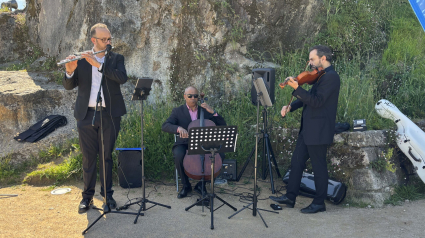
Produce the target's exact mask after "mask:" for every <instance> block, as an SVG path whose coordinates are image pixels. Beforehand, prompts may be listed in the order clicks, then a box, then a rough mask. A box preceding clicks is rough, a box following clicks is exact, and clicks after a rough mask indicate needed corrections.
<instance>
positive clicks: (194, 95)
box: [186, 94, 198, 98]
mask: <svg viewBox="0 0 425 238" xmlns="http://www.w3.org/2000/svg"><path fill="white" fill-rule="evenodd" d="M186 96H187V98H192V97H194V98H198V94H186Z"/></svg>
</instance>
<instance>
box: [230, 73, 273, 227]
mask: <svg viewBox="0 0 425 238" xmlns="http://www.w3.org/2000/svg"><path fill="white" fill-rule="evenodd" d="M254 85H255V88H256V90H257V127H256V133H255V157H254V196H253V198H252V200H253V201H252V202H251V203H249V204H248V205H246V206H244V207H243V208H242V209H241V210H239V211H237V212H236V213H234V214H233V215H231V216H230V217H229V219H230V218H232V217H233V216H235V215H236V214H238V213H240V212H241V211H243V210H245V209H246V208H248V209H251V208H249V206H251V205H252V215H253V216H256V215H257V212H258V215H260V218H261V220H263V223H264V225H265V226H266V227H267V228H268V226H267V223H266V222H265V221H264V218H263V216H261V213H260V211H259V210H262V211H266V212H272V213H276V214H279V213H278V212H274V211H269V210H265V209H260V208H258V207H257V202H258V199H257V158H258V141H259V138H258V137H259V135H260V133H258V127H259V125H258V124H259V117H260V101H261V103H262V105H266V104H268V105H271V101H270V97H269V95H268V94H267V90H266V88H265V85H264V82H263V79H262V78H257V79H255V80H254ZM263 133H264V132H263ZM266 138H268V137H266ZM267 149H268V148H267ZM251 154H252V153H251ZM251 156H252V155H251ZM251 156H250V157H251ZM248 162H249V160H248V161H247V162H246V163H245V165H244V168H243V169H245V168H246V165H247V163H248ZM269 166H270V176H271V178H273V177H272V176H273V175H272V173H271V172H272V171H271V162H270V158H269ZM242 172H243V171H242ZM241 174H242V173H241ZM239 178H240V176H238V179H239ZM272 189H273V179H272ZM272 191H274V190H272ZM273 193H274V192H273Z"/></svg>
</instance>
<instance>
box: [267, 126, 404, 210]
mask: <svg viewBox="0 0 425 238" xmlns="http://www.w3.org/2000/svg"><path fill="white" fill-rule="evenodd" d="M279 131H281V132H280V133H276V132H279ZM273 134H275V135H277V137H275V138H276V140H275V141H276V143H274V144H273V147H274V151H275V154H276V155H277V161H278V164H279V165H280V169H287V168H289V165H290V157H291V154H292V152H293V149H294V147H295V142H296V139H297V137H298V130H288V129H283V131H282V129H279V130H277V131H274V133H273ZM279 134H280V135H279ZM279 137H280V138H279ZM388 148H390V147H389V144H388V140H387V133H386V132H385V131H383V130H377V131H373V130H369V131H364V132H343V133H341V134H338V135H335V137H334V144H333V145H331V146H330V147H329V149H328V156H327V160H328V171H329V175H330V177H331V178H333V179H335V180H337V181H340V182H344V183H345V184H346V185H347V187H348V190H347V197H346V199H347V200H349V201H352V202H358V203H366V204H370V205H373V206H378V207H379V206H382V205H383V202H384V200H385V199H387V198H389V196H390V195H391V194H392V192H393V187H394V186H396V185H400V184H402V183H403V182H404V177H403V176H402V172H401V171H400V168H399V166H398V164H394V165H393V166H392V165H391V164H390V163H391V161H390V158H387V160H386V161H389V163H388V164H387V165H388V167H391V166H392V167H391V168H392V169H394V170H393V171H394V172H391V171H390V170H388V169H386V168H384V169H383V170H382V171H379V170H378V169H376V168H372V167H373V166H372V164H373V163H374V162H375V161H377V160H385V158H384V157H383V156H384V155H385V154H387V151H388ZM276 152H277V153H276ZM307 163H310V162H307ZM381 166H382V164H381ZM307 167H308V168H310V169H311V165H308V166H307Z"/></svg>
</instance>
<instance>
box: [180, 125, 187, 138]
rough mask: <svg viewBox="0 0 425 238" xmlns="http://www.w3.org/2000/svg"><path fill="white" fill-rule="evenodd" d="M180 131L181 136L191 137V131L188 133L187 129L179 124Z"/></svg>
mask: <svg viewBox="0 0 425 238" xmlns="http://www.w3.org/2000/svg"><path fill="white" fill-rule="evenodd" d="M178 132H179V134H180V138H188V137H189V133H187V131H186V129H184V128H183V127H181V126H179V129H178Z"/></svg>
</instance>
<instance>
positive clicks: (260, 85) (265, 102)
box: [236, 74, 282, 194]
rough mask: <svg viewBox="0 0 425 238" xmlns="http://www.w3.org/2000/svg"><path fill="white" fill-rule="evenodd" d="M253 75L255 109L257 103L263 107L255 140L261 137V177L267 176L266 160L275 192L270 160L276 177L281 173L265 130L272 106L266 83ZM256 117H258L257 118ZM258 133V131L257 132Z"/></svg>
mask: <svg viewBox="0 0 425 238" xmlns="http://www.w3.org/2000/svg"><path fill="white" fill-rule="evenodd" d="M254 76H256V79H254V80H253V85H254V87H255V89H256V91H257V109H258V108H259V107H260V105H258V103H261V105H262V106H263V107H264V108H263V112H262V113H263V130H261V133H260V135H259V136H258V137H256V138H257V142H256V143H258V141H259V140H260V139H261V138H263V150H262V152H263V153H262V155H263V156H262V168H263V171H262V174H261V178H262V179H263V180H264V179H266V177H267V169H266V167H267V166H266V162H267V163H268V167H269V174H270V186H271V190H272V194H274V193H275V189H274V181H273V168H272V162H273V164H274V167H275V170H276V174H277V177H278V178H280V177H282V175H281V174H280V172H279V168H278V166H277V162H276V157H275V155H274V152H273V148H272V144H271V142H270V137H269V133H268V132H267V122H268V120H267V118H268V116H267V107H271V106H273V104H272V101H271V99H270V97H269V94H268V90H267V88H266V85H265V83H264V80H263V78H261V77H259V76H260V75H258V74H254ZM259 93H261V95H259ZM258 114H259V111H258V110H257V117H258ZM257 119H258V118H257ZM257 127H258V121H257ZM257 133H258V132H257ZM256 149H257V148H256V147H254V148H253V149H252V150H251V153H250V155H249V156H248V158H247V160H246V161H245V164H244V165H243V167H242V169H241V171H240V172H239V175H238V177H237V178H236V181H239V180H240V179H241V177H242V174H243V172H244V171H245V169H246V167H247V166H248V164H249V162H250V160H251V158H252V156H253V155H254V152H255V153H256V156H257V152H256Z"/></svg>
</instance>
